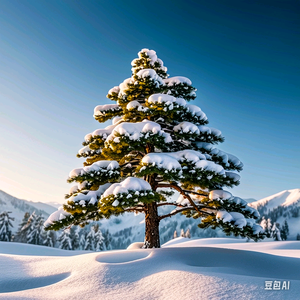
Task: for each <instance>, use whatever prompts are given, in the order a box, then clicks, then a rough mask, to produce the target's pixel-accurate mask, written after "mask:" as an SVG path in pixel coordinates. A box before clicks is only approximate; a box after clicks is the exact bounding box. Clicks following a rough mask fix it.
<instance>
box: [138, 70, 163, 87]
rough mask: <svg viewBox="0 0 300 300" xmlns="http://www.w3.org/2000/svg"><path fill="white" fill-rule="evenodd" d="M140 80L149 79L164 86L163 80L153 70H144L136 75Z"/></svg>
mask: <svg viewBox="0 0 300 300" xmlns="http://www.w3.org/2000/svg"><path fill="white" fill-rule="evenodd" d="M136 76H137V77H139V78H147V77H149V78H150V79H151V80H153V81H156V82H158V83H159V84H160V85H164V82H163V79H162V78H161V77H159V76H158V75H157V73H156V72H155V70H153V69H142V70H140V71H138V72H137V74H136Z"/></svg>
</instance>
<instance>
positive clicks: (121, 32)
mask: <svg viewBox="0 0 300 300" xmlns="http://www.w3.org/2000/svg"><path fill="white" fill-rule="evenodd" d="M0 43H1V44H0V189H2V190H4V191H6V192H8V193H10V194H12V195H14V196H17V197H21V198H26V199H29V200H34V201H43V202H48V201H57V202H63V201H64V199H63V197H64V194H65V193H66V192H68V189H69V185H68V184H67V183H66V178H67V175H68V173H69V171H70V170H71V169H73V168H76V167H80V166H81V165H82V162H83V161H82V160H80V159H78V158H76V153H77V151H78V149H80V148H81V147H82V146H81V142H82V141H83V137H84V135H85V134H87V133H89V132H91V131H93V130H95V129H97V128H101V126H103V125H102V124H100V123H98V122H96V121H95V120H94V119H93V117H92V115H93V108H94V107H95V106H96V105H98V104H104V103H109V102H110V100H108V99H106V97H105V96H106V94H107V91H108V90H109V89H110V88H111V87H113V86H115V85H118V84H119V83H120V82H122V81H123V80H124V79H125V78H127V77H130V75H131V71H130V68H131V66H130V62H131V60H132V59H134V58H136V57H137V52H138V51H139V50H141V49H142V48H149V49H154V50H155V51H156V52H157V54H158V56H159V57H160V58H161V59H162V60H163V61H164V64H165V66H167V67H168V71H169V74H170V75H171V76H176V75H179V76H186V77H189V78H190V79H191V80H192V82H193V85H194V86H195V87H196V88H197V89H198V93H197V94H198V97H197V99H196V100H195V101H194V104H197V105H199V106H200V107H201V108H202V110H203V111H204V112H205V113H206V114H207V116H208V118H209V120H210V126H212V127H216V128H218V129H220V130H221V131H222V133H223V135H224V136H225V142H224V143H223V144H221V145H220V148H221V149H223V150H225V151H227V152H229V153H232V154H234V155H236V156H238V157H239V158H240V159H241V160H242V161H243V163H244V165H245V167H244V170H243V171H242V172H241V176H242V177H241V184H240V186H238V187H236V188H234V189H233V191H232V192H233V193H234V194H235V195H238V196H241V197H245V198H249V197H253V198H256V199H260V198H262V197H266V196H268V195H271V194H274V193H276V192H279V191H281V190H285V189H293V188H299V187H300V186H299V179H300V178H299V177H300V176H299V175H300V158H299V149H300V120H299V119H300V116H299V115H300V110H299V108H300V104H299V100H300V99H299V95H300V88H299V86H300V85H299V82H300V78H299V77H300V57H299V54H300V2H299V1H289V0H287V1H283V0H282V1H265V0H259V1H240V0H238V1H230V0H227V1H214V0H210V1H206V0H205V1H54V0H53V1H42V0H39V1H34V0H31V1H26V0H22V1H15V0H1V2H0Z"/></svg>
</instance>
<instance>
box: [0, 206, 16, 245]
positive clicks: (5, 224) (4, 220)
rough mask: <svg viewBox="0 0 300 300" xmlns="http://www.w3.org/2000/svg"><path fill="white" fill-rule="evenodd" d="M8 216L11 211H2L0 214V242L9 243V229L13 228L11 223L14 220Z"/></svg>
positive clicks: (10, 234)
mask: <svg viewBox="0 0 300 300" xmlns="http://www.w3.org/2000/svg"><path fill="white" fill-rule="evenodd" d="M9 214H11V211H3V212H2V213H0V241H4V242H10V241H11V238H12V231H11V227H13V225H12V223H11V221H14V220H15V219H14V218H12V217H11V216H10V215H9Z"/></svg>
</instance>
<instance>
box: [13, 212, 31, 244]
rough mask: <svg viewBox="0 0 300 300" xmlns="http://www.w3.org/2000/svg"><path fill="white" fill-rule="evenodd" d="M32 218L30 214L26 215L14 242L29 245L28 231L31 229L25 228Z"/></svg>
mask: <svg viewBox="0 0 300 300" xmlns="http://www.w3.org/2000/svg"><path fill="white" fill-rule="evenodd" d="M29 217H30V214H29V212H26V213H25V214H24V217H23V219H22V221H21V223H20V225H19V228H18V231H17V232H16V235H15V238H14V241H15V242H19V243H27V230H28V228H29V227H27V226H25V225H26V224H27V223H28V219H29Z"/></svg>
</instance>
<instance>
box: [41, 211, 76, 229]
mask: <svg viewBox="0 0 300 300" xmlns="http://www.w3.org/2000/svg"><path fill="white" fill-rule="evenodd" d="M70 215H71V214H70V213H68V212H66V211H65V210H64V208H63V207H62V206H60V207H59V208H58V209H57V211H55V212H54V213H52V214H51V215H50V216H49V218H48V219H47V220H46V221H45V223H44V226H45V227H48V226H50V225H52V224H53V223H54V222H57V221H60V220H63V219H65V218H66V217H68V216H70Z"/></svg>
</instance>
